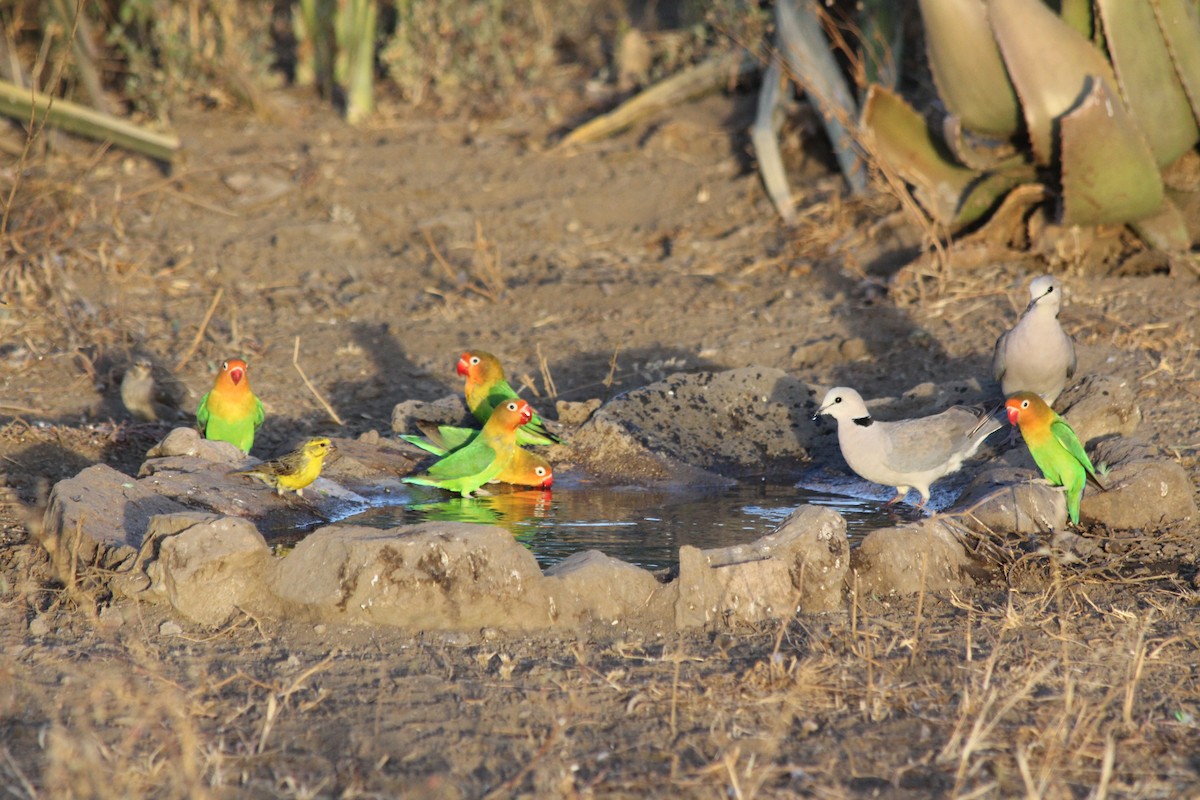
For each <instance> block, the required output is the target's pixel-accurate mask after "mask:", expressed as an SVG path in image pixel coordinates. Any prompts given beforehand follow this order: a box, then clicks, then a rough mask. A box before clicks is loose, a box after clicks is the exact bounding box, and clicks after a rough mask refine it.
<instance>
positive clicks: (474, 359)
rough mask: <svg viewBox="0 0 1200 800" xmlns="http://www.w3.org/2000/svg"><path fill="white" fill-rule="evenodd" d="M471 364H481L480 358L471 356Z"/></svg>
mask: <svg viewBox="0 0 1200 800" xmlns="http://www.w3.org/2000/svg"><path fill="white" fill-rule="evenodd" d="M471 363H472V364H478V363H479V356H471Z"/></svg>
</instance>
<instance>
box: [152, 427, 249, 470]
mask: <svg viewBox="0 0 1200 800" xmlns="http://www.w3.org/2000/svg"><path fill="white" fill-rule="evenodd" d="M172 456H187V457H189V458H198V459H201V460H203V461H211V462H213V463H216V464H230V465H236V464H242V463H245V461H246V454H245V453H243V452H242V451H241V450H239V449H238V448H237V447H235V446H234V445H232V444H230V443H229V442H220V441H216V440H212V439H205V438H204V437H203V436H201V435H200V432H199V431H197V430H196V429H195V428H175V429H174V430H172V431H171V432H170V433H168V434H167V435H166V438H164V439H163V440H162V441H161V442H159V443H158V444H156V445H154V447H151V448H150V449H149V450H148V451H147V452H146V458H148V459H156V458H170V457H172ZM138 477H141V475H140V474H139V475H138Z"/></svg>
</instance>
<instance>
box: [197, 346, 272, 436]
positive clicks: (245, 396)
mask: <svg viewBox="0 0 1200 800" xmlns="http://www.w3.org/2000/svg"><path fill="white" fill-rule="evenodd" d="M265 416H266V413H265V412H264V411H263V404H262V401H260V400H259V399H258V398H257V397H256V396H255V395H254V392H252V391H250V376H249V374H248V373H247V367H246V362H245V361H242V360H241V359H240V358H231V359H229V360H228V361H225V362H222V364H221V374H220V375H218V376H217V380H216V382H215V383H214V384H213V388H212V390H211V391H209V393H208V394H206V395H204V397H201V398H200V405H199V406H197V407H196V422H198V423H199V425H200V430H201V431H202V432H203V433H204V438H205V439H217V440H219V441H222V442H229V443H230V444H232V445H234V446H235V447H237V448H239V449H240V450H241V451H242V452H243V453H249V452H250V447H251V446H252V445H253V444H254V433H255V432H256V431H257V430H258V428H259V426H260V425H262V424H263V418H264V417H265Z"/></svg>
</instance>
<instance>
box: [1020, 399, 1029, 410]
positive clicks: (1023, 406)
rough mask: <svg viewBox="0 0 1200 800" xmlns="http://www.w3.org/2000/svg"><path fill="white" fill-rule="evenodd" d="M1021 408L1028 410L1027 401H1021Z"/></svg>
mask: <svg viewBox="0 0 1200 800" xmlns="http://www.w3.org/2000/svg"><path fill="white" fill-rule="evenodd" d="M1021 408H1029V401H1028V400H1022V401H1021Z"/></svg>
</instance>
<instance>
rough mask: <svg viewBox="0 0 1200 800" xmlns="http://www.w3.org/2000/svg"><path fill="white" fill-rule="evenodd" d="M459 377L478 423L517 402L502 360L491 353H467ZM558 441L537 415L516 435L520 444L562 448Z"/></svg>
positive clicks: (475, 351)
mask: <svg viewBox="0 0 1200 800" xmlns="http://www.w3.org/2000/svg"><path fill="white" fill-rule="evenodd" d="M457 370H458V374H459V375H462V376H463V377H464V378H466V379H467V382H466V385H465V386H464V387H463V390H464V392H465V393H466V396H467V408H469V409H471V413H472V414H474V415H475V419H477V420H479V421H480V422H484V423H486V422H487V421H488V417H489V416H491V414H492V409H493V408H495V407H496V406H497V405H499V404H500V403H503V402H505V401H506V400H514V399H516V397H517V393H516V392H515V391H513V388H512V387H511V386H509V385H508V381H507V380H505V379H504V367H502V366H500V360H499V359H498V358H496V357H495V356H494V355H492V354H491V353H485V352H483V351H482V350H468V351H467V352H465V353H463V354H462V355H461V356H460V357H459V359H458V366H457ZM561 443H562V439H559V438H558V437H557V436H555V435H554V434H553V433H551V432H550V431H548V430H546V427H545V425H543V424H542V418H541V417H539V416H538V415H537V414H536V413H534V415H533V419H532V420H530V422H529V424H528V425H526V426H525V427H523V428H521V430H520V431H518V432H517V444H519V445H531V444H532V445H539V444H561Z"/></svg>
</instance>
